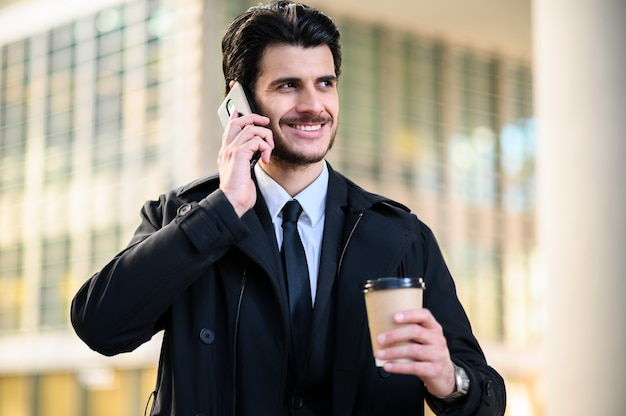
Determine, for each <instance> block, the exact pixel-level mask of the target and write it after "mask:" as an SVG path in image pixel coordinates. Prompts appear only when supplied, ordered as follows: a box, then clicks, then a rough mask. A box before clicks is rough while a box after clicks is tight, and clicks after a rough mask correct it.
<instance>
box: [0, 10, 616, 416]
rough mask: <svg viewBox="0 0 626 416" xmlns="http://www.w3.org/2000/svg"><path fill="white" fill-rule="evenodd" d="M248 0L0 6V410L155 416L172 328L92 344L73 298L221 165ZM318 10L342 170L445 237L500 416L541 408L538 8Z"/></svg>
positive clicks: (25, 415) (21, 414)
mask: <svg viewBox="0 0 626 416" xmlns="http://www.w3.org/2000/svg"><path fill="white" fill-rule="evenodd" d="M255 3H257V2H255V1H244V0H176V1H174V0H89V1H83V0H64V1H51V0H22V1H20V0H14V1H6V0H5V1H0V230H1V232H0V415H1V416H47V415H55V416H56V415H65V416H100V415H102V416H105V415H106V416H110V415H124V416H125V415H128V416H131V415H140V414H143V412H144V407H145V405H146V402H147V401H148V396H149V394H150V392H151V391H152V390H153V387H154V383H155V376H156V363H157V360H158V353H159V346H160V345H159V339H158V337H157V338H156V339H154V340H152V341H150V342H149V343H147V344H145V345H144V346H142V347H141V348H139V349H138V350H137V351H134V352H132V353H129V354H124V355H121V356H117V357H113V358H105V357H102V356H99V355H98V354H96V353H94V352H92V351H90V350H89V349H88V348H87V347H86V346H84V345H83V344H82V343H81V342H80V340H79V339H78V338H77V337H76V336H75V334H74V332H73V330H72V329H71V326H70V323H69V305H70V302H71V298H72V296H73V294H74V293H75V291H76V290H77V289H78V287H80V285H81V284H82V283H83V282H84V281H85V280H86V279H87V278H88V277H90V276H91V275H92V274H93V273H94V272H96V271H97V270H99V269H100V268H101V267H102V266H103V265H104V264H105V263H106V262H107V261H108V260H109V259H110V258H112V257H113V255H114V254H115V253H117V252H118V251H119V250H120V249H122V248H123V247H124V246H125V245H126V243H127V242H128V241H129V239H130V237H131V236H132V234H133V231H134V229H135V227H136V226H137V225H138V222H139V215H138V213H139V209H140V207H141V205H142V204H143V202H144V201H145V200H148V199H154V198H156V197H158V195H159V194H160V193H162V192H164V191H165V190H168V189H170V188H172V187H175V186H179V185H182V184H184V183H186V182H187V181H190V180H192V179H194V178H196V177H198V176H202V175H205V174H208V173H210V172H213V171H215V170H216V158H217V152H218V150H219V147H220V138H221V131H220V128H219V125H218V122H217V118H216V113H215V111H216V109H217V106H218V104H219V103H220V101H221V99H222V97H223V94H224V81H223V76H222V73H221V50H220V40H221V36H222V34H223V31H224V29H225V27H226V25H227V24H228V23H229V22H230V20H231V19H232V18H234V17H235V16H236V15H238V14H240V13H241V12H242V11H244V10H245V9H247V7H248V6H250V5H253V4H255ZM308 4H310V5H312V6H317V7H319V8H320V9H321V10H323V11H325V12H326V13H327V14H329V15H330V16H331V17H332V18H333V19H334V20H335V22H336V23H337V24H338V26H339V28H340V30H341V32H342V39H343V41H342V44H343V56H344V61H343V62H344V64H343V74H342V76H341V80H340V100H341V103H340V104H341V124H340V130H339V134H338V140H337V144H336V146H335V148H334V149H333V150H332V151H331V153H330V155H329V157H328V160H329V161H330V163H331V164H332V165H333V167H334V168H335V169H337V170H339V171H341V172H343V173H345V174H347V175H348V176H350V177H351V178H352V179H354V180H355V181H356V182H358V183H359V184H361V185H362V186H364V187H365V188H368V189H369V190H371V191H374V192H379V193H384V194H385V195H387V196H390V197H392V198H395V199H397V200H399V201H401V202H403V203H404V204H406V205H408V206H410V207H411V208H412V209H413V210H414V212H416V214H417V215H418V216H419V217H421V218H422V219H423V220H424V221H425V222H426V223H427V224H429V225H430V226H431V227H432V228H433V229H434V231H435V235H436V236H437V237H438V239H439V243H440V245H441V247H442V249H443V251H444V253H445V256H446V259H447V261H448V263H449V266H450V269H451V270H452V274H453V275H454V276H455V279H456V282H457V286H458V292H459V296H460V298H461V300H462V302H463V303H464V305H465V307H466V309H467V312H468V314H469V316H470V320H471V321H472V324H473V326H474V330H475V333H476V335H477V336H478V338H479V340H480V342H481V344H482V345H483V347H484V349H485V353H486V355H487V359H488V361H489V362H490V364H491V365H492V366H494V367H495V368H497V369H498V370H499V371H500V372H501V374H503V376H504V377H505V379H506V382H507V388H508V396H509V405H508V410H507V415H510V416H528V415H543V414H545V407H546V401H547V400H546V386H545V380H546V379H545V377H544V374H543V373H542V370H543V367H542V361H541V350H542V345H543V343H544V335H545V333H546V328H547V323H546V322H547V321H546V316H547V302H546V285H547V279H546V278H545V272H544V271H543V270H544V269H543V268H542V267H541V261H540V256H539V255H538V242H537V236H536V234H537V232H536V223H537V181H536V177H537V169H536V160H537V158H536V150H537V149H536V147H537V146H536V144H537V140H536V137H537V133H536V122H535V110H534V104H533V103H534V97H533V91H534V87H535V85H534V83H535V81H534V76H533V53H534V51H533V45H532V39H531V38H532V35H531V32H532V27H531V26H532V25H531V20H532V19H531V17H532V16H531V5H530V0H508V1H501V0H472V1H463V2H459V1H454V0H439V1H437V2H433V1H427V0H387V1H385V2H384V3H381V2H374V1H356V0H343V1H341V2H338V1H332V0H315V1H314V0H311V1H310V2H308ZM624 17H626V16H624ZM624 92H626V91H624ZM624 156H626V153H625V154H624ZM620 227H621V225H620ZM622 228H623V227H622ZM622 248H623V247H622ZM622 400H623V399H622ZM622 403H623V401H622ZM556 414H559V413H556ZM561 414H568V413H561ZM569 414H571V413H569ZM597 414H602V413H597Z"/></svg>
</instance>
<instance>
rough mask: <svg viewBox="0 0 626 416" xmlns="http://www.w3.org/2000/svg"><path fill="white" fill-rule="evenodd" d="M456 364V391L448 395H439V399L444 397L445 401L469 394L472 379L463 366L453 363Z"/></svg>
mask: <svg viewBox="0 0 626 416" xmlns="http://www.w3.org/2000/svg"><path fill="white" fill-rule="evenodd" d="M452 365H453V366H454V380H455V387H454V391H453V392H452V393H450V394H448V395H447V396H443V397H442V396H437V398H438V399H442V400H445V401H453V400H455V399H458V398H459V397H463V396H465V395H466V394H467V392H468V391H469V388H470V379H469V377H468V376H467V373H466V372H465V369H464V368H463V367H459V366H458V365H456V364H454V363H453V364H452Z"/></svg>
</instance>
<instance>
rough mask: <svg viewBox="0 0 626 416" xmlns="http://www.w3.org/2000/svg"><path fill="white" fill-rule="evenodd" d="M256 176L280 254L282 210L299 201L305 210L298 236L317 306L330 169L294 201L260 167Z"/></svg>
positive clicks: (256, 170) (312, 299) (256, 169)
mask: <svg viewBox="0 0 626 416" xmlns="http://www.w3.org/2000/svg"><path fill="white" fill-rule="evenodd" d="M254 173H255V175H256V179H257V183H258V185H259V189H260V190H261V194H262V195H263V198H264V199H265V203H266V204H267V209H268V211H269V213H270V217H271V219H272V224H273V225H274V232H275V233H276V241H277V242H278V250H280V247H281V246H282V243H283V229H282V223H283V218H282V213H281V211H282V209H283V206H284V205H285V203H287V201H289V200H291V199H296V200H298V202H299V203H300V206H302V214H300V218H299V220H298V232H299V233H300V239H302V245H303V246H304V252H305V254H306V262H307V265H308V268H309V283H310V285H311V302H312V304H315V294H316V292H317V276H318V274H319V266H320V255H321V247H322V235H323V233H324V217H325V209H326V194H327V192H328V167H327V166H326V163H324V169H323V170H322V173H320V175H319V176H318V177H317V179H315V181H313V183H312V184H310V185H309V186H307V187H306V188H304V189H303V190H302V192H300V193H299V194H298V195H296V196H295V197H294V198H291V196H289V194H288V193H287V191H285V190H284V189H283V187H282V186H280V185H279V184H278V183H276V181H274V180H273V179H272V178H270V177H269V176H268V175H267V173H265V171H264V170H263V169H262V168H261V166H260V165H259V164H258V163H257V164H256V165H255V166H254Z"/></svg>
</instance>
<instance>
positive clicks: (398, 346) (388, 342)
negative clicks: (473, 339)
mask: <svg viewBox="0 0 626 416" xmlns="http://www.w3.org/2000/svg"><path fill="white" fill-rule="evenodd" d="M394 319H395V322H396V323H398V324H400V325H399V326H398V327H397V328H395V329H393V330H391V331H387V332H384V333H382V334H379V335H378V336H377V341H378V343H379V344H380V346H381V347H382V349H380V350H379V351H378V352H377V357H378V358H379V359H381V360H391V361H393V360H402V361H406V362H403V363H391V364H390V366H391V367H393V370H392V371H393V372H402V373H411V374H419V375H420V376H428V375H429V374H430V372H431V371H433V372H435V373H436V372H438V371H441V368H440V367H441V366H443V365H446V363H447V362H448V361H449V359H450V358H449V351H448V346H447V342H446V338H445V336H444V335H443V329H442V327H441V325H440V324H439V323H438V322H437V321H436V320H435V318H434V317H433V316H432V314H431V313H430V311H428V310H427V309H415V310H410V311H403V312H399V313H397V314H396V315H395V316H394ZM433 365H434V367H433ZM385 368H386V369H387V367H385Z"/></svg>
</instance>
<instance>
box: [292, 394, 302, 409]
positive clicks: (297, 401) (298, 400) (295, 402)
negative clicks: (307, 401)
mask: <svg viewBox="0 0 626 416" xmlns="http://www.w3.org/2000/svg"><path fill="white" fill-rule="evenodd" d="M290 402H291V407H293V408H294V409H300V408H301V407H302V404H303V403H302V397H300V396H298V395H296V394H294V395H293V396H291V399H290Z"/></svg>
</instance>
